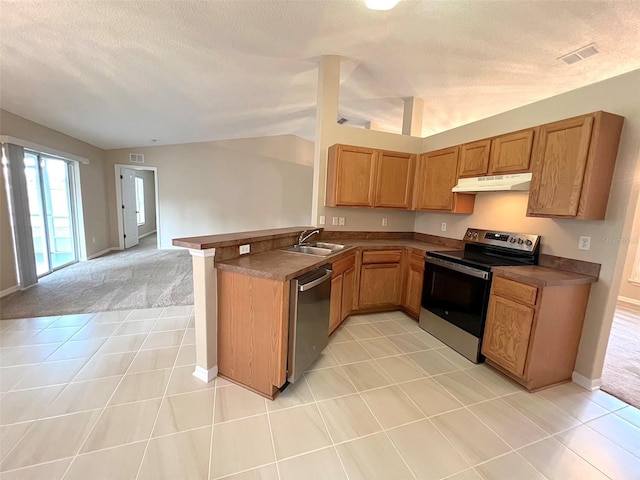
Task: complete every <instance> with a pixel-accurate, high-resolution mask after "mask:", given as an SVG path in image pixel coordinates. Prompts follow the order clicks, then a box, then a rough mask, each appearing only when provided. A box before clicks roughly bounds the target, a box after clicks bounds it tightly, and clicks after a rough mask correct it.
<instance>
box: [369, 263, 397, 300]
mask: <svg viewBox="0 0 640 480" xmlns="http://www.w3.org/2000/svg"><path fill="white" fill-rule="evenodd" d="M400 292H401V288H400V264H399V263H385V264H381V265H376V264H369V265H362V268H361V270H360V308H373V307H386V306H394V305H399V304H400Z"/></svg>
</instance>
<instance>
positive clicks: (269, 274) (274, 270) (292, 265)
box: [216, 238, 452, 281]
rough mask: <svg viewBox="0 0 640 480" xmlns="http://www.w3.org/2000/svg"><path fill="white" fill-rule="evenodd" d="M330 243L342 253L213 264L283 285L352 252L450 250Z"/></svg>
mask: <svg viewBox="0 0 640 480" xmlns="http://www.w3.org/2000/svg"><path fill="white" fill-rule="evenodd" d="M330 241H331V242H332V243H340V244H344V245H347V247H346V248H344V249H343V250H341V251H339V252H337V253H334V254H332V255H329V256H326V257H319V256H315V255H306V254H301V253H294V252H287V251H284V250H280V249H274V250H269V251H267V252H262V253H257V254H254V255H246V256H242V257H238V258H234V259H232V260H225V261H222V262H216V267H217V268H219V269H221V270H230V271H234V272H238V273H242V274H245V275H250V276H253V277H262V278H271V279H273V280H281V281H287V280H291V279H292V278H294V277H297V276H298V275H302V274H303V273H306V272H309V271H311V270H313V269H314V268H317V267H319V266H321V265H324V264H325V263H333V262H335V261H336V260H338V259H340V258H341V257H343V256H345V255H348V254H349V252H351V251H353V249H354V248H357V247H362V248H367V249H378V250H387V249H395V248H412V249H414V250H417V251H419V252H422V253H424V252H428V251H442V250H452V248H451V247H448V246H445V245H438V244H436V243H428V242H420V241H418V240H402V239H389V240H364V239H352V238H350V239H347V240H344V241H342V240H341V239H339V238H337V239H336V238H332V239H331V240H330Z"/></svg>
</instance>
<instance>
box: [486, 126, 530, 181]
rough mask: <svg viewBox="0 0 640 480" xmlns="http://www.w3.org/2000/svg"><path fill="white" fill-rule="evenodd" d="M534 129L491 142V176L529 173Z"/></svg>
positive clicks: (501, 137)
mask: <svg viewBox="0 0 640 480" xmlns="http://www.w3.org/2000/svg"><path fill="white" fill-rule="evenodd" d="M533 132H534V131H533V129H529V130H521V131H519V132H513V133H508V134H506V135H501V136H499V137H496V138H494V139H492V140H491V157H490V158H491V160H490V162H489V174H490V175H495V174H501V173H521V172H527V171H529V163H530V160H531V149H532V147H533Z"/></svg>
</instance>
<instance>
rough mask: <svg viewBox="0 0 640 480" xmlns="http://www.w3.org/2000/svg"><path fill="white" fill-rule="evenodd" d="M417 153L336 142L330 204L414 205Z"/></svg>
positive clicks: (331, 162) (329, 178)
mask: <svg viewBox="0 0 640 480" xmlns="http://www.w3.org/2000/svg"><path fill="white" fill-rule="evenodd" d="M414 171H415V155H413V154H410V153H402V152H390V151H384V150H374V149H371V148H363V147H352V146H349V145H333V146H332V147H330V148H329V155H328V159H327V190H326V201H325V203H326V205H327V206H329V207H337V206H343V207H380V208H401V209H409V208H411V199H412V195H413V179H414Z"/></svg>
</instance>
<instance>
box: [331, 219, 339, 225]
mask: <svg viewBox="0 0 640 480" xmlns="http://www.w3.org/2000/svg"><path fill="white" fill-rule="evenodd" d="M331 224H332V225H337V224H338V217H333V218H332V219H331Z"/></svg>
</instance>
